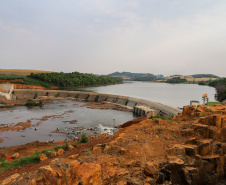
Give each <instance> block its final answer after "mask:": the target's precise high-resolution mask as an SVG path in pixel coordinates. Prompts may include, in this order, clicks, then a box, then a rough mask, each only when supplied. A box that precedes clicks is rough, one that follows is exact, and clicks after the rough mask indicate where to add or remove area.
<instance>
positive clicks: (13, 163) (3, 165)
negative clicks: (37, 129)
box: [0, 143, 76, 172]
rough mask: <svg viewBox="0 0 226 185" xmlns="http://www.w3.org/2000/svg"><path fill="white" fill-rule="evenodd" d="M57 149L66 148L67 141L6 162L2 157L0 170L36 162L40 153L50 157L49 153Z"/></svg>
mask: <svg viewBox="0 0 226 185" xmlns="http://www.w3.org/2000/svg"><path fill="white" fill-rule="evenodd" d="M75 146H76V145H75ZM59 149H63V150H67V149H68V143H66V144H65V145H62V146H57V147H53V148H51V149H48V150H43V151H40V152H38V151H36V152H35V153H34V154H32V155H30V156H26V157H23V158H20V159H15V160H13V161H11V162H8V161H7V160H6V159H4V158H2V159H0V172H1V171H5V170H9V169H11V168H15V167H20V166H24V165H26V164H31V163H37V162H39V161H40V158H39V155H40V154H45V155H46V156H47V157H50V154H51V152H52V151H56V152H57V151H58V150H59Z"/></svg>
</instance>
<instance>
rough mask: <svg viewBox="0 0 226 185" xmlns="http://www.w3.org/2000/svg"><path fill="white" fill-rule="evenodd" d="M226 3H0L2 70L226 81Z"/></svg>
mask: <svg viewBox="0 0 226 185" xmlns="http://www.w3.org/2000/svg"><path fill="white" fill-rule="evenodd" d="M225 10H226V1H225V0H38V1H37V0H20V1H18V0H0V68H1V69H38V70H48V71H56V72H60V71H62V72H74V71H78V72H82V73H94V74H109V73H112V72H116V71H118V72H123V71H129V72H134V73H152V74H163V75H164V76H169V75H174V74H180V75H190V74H200V73H206V74H215V75H218V76H221V77H226V11H225Z"/></svg>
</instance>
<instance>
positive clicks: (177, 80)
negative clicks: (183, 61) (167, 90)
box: [165, 77, 187, 84]
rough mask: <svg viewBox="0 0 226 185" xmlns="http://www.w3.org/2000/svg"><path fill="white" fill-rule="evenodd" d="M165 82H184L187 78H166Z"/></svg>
mask: <svg viewBox="0 0 226 185" xmlns="http://www.w3.org/2000/svg"><path fill="white" fill-rule="evenodd" d="M165 82H166V83H171V84H174V83H186V82H187V80H186V79H184V78H180V77H173V78H171V79H168V80H166V81H165Z"/></svg>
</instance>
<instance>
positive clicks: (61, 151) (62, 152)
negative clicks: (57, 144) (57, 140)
mask: <svg viewBox="0 0 226 185" xmlns="http://www.w3.org/2000/svg"><path fill="white" fill-rule="evenodd" d="M64 152H65V151H64V150H63V149H62V148H61V149H59V150H58V152H57V155H62V154H64Z"/></svg>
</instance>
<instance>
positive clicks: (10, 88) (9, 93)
mask: <svg viewBox="0 0 226 185" xmlns="http://www.w3.org/2000/svg"><path fill="white" fill-rule="evenodd" d="M0 88H1V89H4V90H6V91H7V93H3V92H0V95H1V96H4V97H5V98H6V99H7V100H10V99H11V98H12V92H13V89H14V86H13V85H11V84H0Z"/></svg>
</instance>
